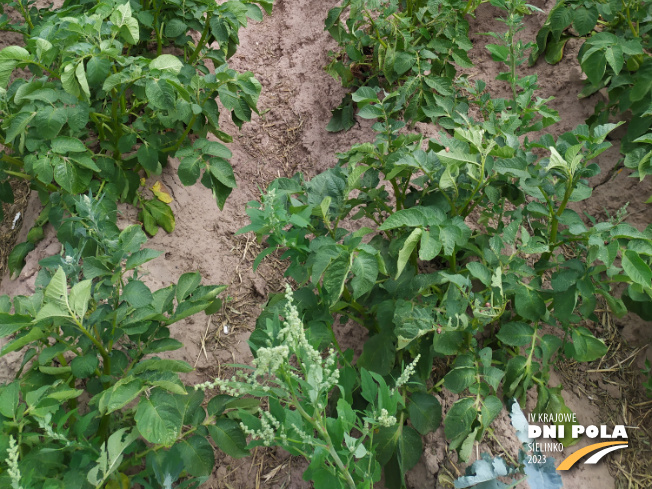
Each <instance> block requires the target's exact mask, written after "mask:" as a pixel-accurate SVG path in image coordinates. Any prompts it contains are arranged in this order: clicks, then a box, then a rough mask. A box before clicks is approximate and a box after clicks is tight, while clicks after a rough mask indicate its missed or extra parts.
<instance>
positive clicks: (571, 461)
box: [557, 441, 628, 470]
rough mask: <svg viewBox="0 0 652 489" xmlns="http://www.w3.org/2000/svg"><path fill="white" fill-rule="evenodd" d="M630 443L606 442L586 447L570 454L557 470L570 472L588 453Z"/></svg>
mask: <svg viewBox="0 0 652 489" xmlns="http://www.w3.org/2000/svg"><path fill="white" fill-rule="evenodd" d="M627 443H628V442H626V441H605V442H602V443H594V444H593V445H589V446H588V447H584V448H582V449H580V450H578V451H576V452H574V453H572V454H570V455H569V456H568V457H566V458H565V459H564V461H563V462H562V463H560V464H559V467H557V470H568V469H570V468H571V467H572V466H573V465H575V462H577V461H578V460H579V459H581V458H582V457H583V456H584V455H586V454H587V453H591V452H594V451H596V450H598V449H600V448H603V447H610V446H612V445H627Z"/></svg>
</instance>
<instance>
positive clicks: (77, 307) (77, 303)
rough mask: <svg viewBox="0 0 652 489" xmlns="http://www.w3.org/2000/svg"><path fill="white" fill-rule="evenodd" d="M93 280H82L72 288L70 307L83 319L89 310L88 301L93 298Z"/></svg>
mask: <svg viewBox="0 0 652 489" xmlns="http://www.w3.org/2000/svg"><path fill="white" fill-rule="evenodd" d="M91 286H92V280H82V281H81V282H79V283H77V284H75V285H74V286H73V288H72V289H71V290H70V299H69V302H70V309H72V312H73V313H75V315H76V316H77V317H78V318H79V319H80V320H81V321H83V319H84V316H86V311H87V310H88V302H89V301H90V300H91Z"/></svg>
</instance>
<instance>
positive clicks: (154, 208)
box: [143, 200, 176, 233]
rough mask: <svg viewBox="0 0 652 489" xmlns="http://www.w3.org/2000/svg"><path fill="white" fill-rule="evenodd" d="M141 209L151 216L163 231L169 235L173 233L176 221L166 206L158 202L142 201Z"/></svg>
mask: <svg viewBox="0 0 652 489" xmlns="http://www.w3.org/2000/svg"><path fill="white" fill-rule="evenodd" d="M143 207H144V209H145V210H147V212H148V213H149V214H150V215H151V216H152V218H153V219H154V222H156V224H157V225H159V226H161V227H162V228H163V229H165V231H166V232H168V233H171V232H173V231H174V228H175V226H176V221H175V220H174V214H173V213H172V209H171V208H170V206H169V205H168V204H166V203H165V202H161V201H160V200H146V201H143Z"/></svg>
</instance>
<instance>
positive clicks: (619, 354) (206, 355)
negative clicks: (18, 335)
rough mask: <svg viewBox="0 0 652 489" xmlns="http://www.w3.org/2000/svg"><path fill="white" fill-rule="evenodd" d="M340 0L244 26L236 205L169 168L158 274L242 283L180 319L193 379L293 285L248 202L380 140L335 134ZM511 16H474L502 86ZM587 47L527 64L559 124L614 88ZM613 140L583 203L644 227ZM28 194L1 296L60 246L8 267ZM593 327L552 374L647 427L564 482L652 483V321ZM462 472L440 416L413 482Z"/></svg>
mask: <svg viewBox="0 0 652 489" xmlns="http://www.w3.org/2000/svg"><path fill="white" fill-rule="evenodd" d="M337 3H338V2H337V1H336V0H325V1H323V2H316V1H314V0H278V1H277V2H276V3H275V5H274V12H273V14H272V16H270V17H266V18H265V19H264V21H263V22H261V23H259V24H252V25H250V26H249V27H247V28H246V29H245V30H244V31H243V33H242V35H241V47H240V49H239V50H238V52H237V54H236V55H235V56H234V58H233V59H232V61H231V65H232V67H233V68H235V69H238V70H240V71H247V70H249V71H253V72H254V73H255V75H256V77H257V78H258V80H259V81H260V82H261V83H262V85H263V92H262V95H261V98H260V102H259V110H260V116H257V117H254V119H253V121H252V122H251V123H249V124H246V125H245V126H244V127H243V129H242V131H240V132H238V131H237V128H235V126H233V125H232V124H231V123H230V122H228V121H227V122H226V123H225V125H224V128H223V129H224V130H225V131H226V132H228V133H230V134H237V136H236V137H235V140H234V142H233V143H232V144H231V145H230V148H231V150H232V151H233V155H234V156H233V160H232V164H233V167H234V169H235V173H236V178H237V182H238V189H236V190H235V191H234V192H233V194H232V195H231V197H230V198H229V199H228V200H227V203H226V205H225V207H224V210H223V211H221V212H220V211H219V210H218V209H217V206H216V205H215V202H214V200H213V198H212V196H211V193H210V191H209V190H208V189H206V188H203V187H201V186H199V185H196V186H194V187H184V186H183V185H182V184H181V183H180V182H179V180H178V177H177V175H176V166H177V165H178V162H177V161H172V162H171V164H170V165H169V166H168V167H167V168H166V169H165V170H164V172H163V175H162V176H161V177H158V179H159V180H161V181H162V183H163V184H164V185H165V186H166V187H167V188H168V189H169V190H170V193H171V195H172V196H173V198H174V202H173V203H172V208H173V211H174V213H175V216H176V219H177V227H176V230H175V231H174V233H172V234H169V235H168V234H166V233H165V232H164V231H160V232H159V233H158V234H157V235H156V236H155V237H153V238H152V239H151V240H150V241H149V242H148V247H151V248H154V249H160V250H164V251H165V254H164V255H162V256H161V257H159V258H158V259H157V260H155V261H153V262H151V263H150V264H148V266H147V267H146V272H147V273H148V275H147V277H146V278H145V280H146V281H147V282H148V285H149V286H150V287H162V286H165V285H168V284H169V283H170V282H171V281H173V280H176V278H178V276H179V275H181V274H182V273H184V272H188V271H193V270H198V271H200V272H201V274H202V276H203V280H204V282H205V283H222V284H228V285H229V289H228V290H227V294H228V295H229V296H230V300H228V301H226V302H225V305H224V307H223V309H222V310H221V311H220V312H219V313H218V314H215V315H213V316H211V317H208V318H207V317H206V316H201V315H198V316H195V317H191V318H189V319H187V320H186V321H185V323H182V324H179V325H178V326H177V327H176V328H175V329H174V330H173V336H174V337H175V338H177V339H179V340H181V341H182V342H183V343H184V345H185V348H183V349H181V350H178V351H177V352H173V353H172V354H170V356H171V357H173V358H177V359H182V360H185V361H187V362H188V363H190V364H191V365H194V366H195V367H196V371H195V372H193V373H192V374H190V377H189V378H188V379H187V380H188V381H189V382H203V381H205V380H208V379H212V378H213V377H215V376H225V375H230V369H229V367H228V364H232V363H239V364H245V363H248V362H249V361H250V360H251V353H250V351H249V347H248V345H247V339H248V337H249V334H250V332H251V331H252V329H253V327H254V323H255V319H256V317H257V316H258V313H259V312H260V310H261V307H262V305H263V303H264V301H265V298H266V297H267V295H268V294H270V293H274V292H278V291H280V290H281V289H282V288H283V286H284V279H283V276H282V275H283V270H284V266H283V264H282V263H281V262H280V261H279V259H278V257H275V255H272V256H271V257H270V258H268V259H267V260H265V261H264V262H263V264H262V265H261V266H260V268H259V269H258V271H257V272H256V273H254V272H253V270H252V263H253V259H254V258H255V256H256V255H257V253H258V252H259V251H260V250H261V247H260V245H259V244H257V243H256V240H255V237H254V236H251V235H242V236H236V235H235V233H236V231H237V230H238V229H239V228H241V227H243V226H245V225H246V224H248V222H249V221H248V218H247V216H246V214H245V208H246V203H247V202H248V201H250V200H254V199H257V198H258V196H259V190H260V189H264V188H265V187H266V185H267V184H268V183H269V182H271V181H272V180H273V179H274V178H277V177H279V176H287V177H289V176H292V175H293V174H294V173H295V172H297V171H301V172H303V173H304V174H305V175H306V176H308V177H312V176H314V175H315V174H317V173H319V172H321V171H324V170H326V169H327V168H329V167H331V166H332V165H334V163H335V162H336V158H335V153H337V152H340V151H345V150H346V149H348V148H349V147H350V146H351V145H352V144H355V143H359V142H365V141H371V140H373V137H374V136H373V131H372V130H371V124H370V123H369V122H368V121H363V120H359V122H358V123H357V124H356V125H355V126H354V127H353V128H352V129H351V130H350V131H349V132H347V133H337V134H333V133H328V132H326V130H325V127H326V123H327V122H328V120H329V118H330V110H331V109H333V108H334V107H336V106H337V105H338V104H339V102H340V100H341V98H342V96H343V95H344V93H345V90H344V89H343V88H342V87H341V85H340V84H339V82H338V81H336V80H334V79H332V78H331V77H330V76H329V75H328V74H326V72H325V71H324V69H323V67H324V66H325V65H326V64H327V62H328V51H329V50H334V49H335V48H336V44H335V42H334V41H333V40H332V39H331V38H330V36H329V35H328V33H326V32H324V27H323V26H324V19H325V18H326V14H327V12H328V10H329V9H330V8H332V7H334V6H336V5H337ZM533 3H534V4H535V5H537V6H538V7H540V8H542V9H544V11H545V12H547V11H549V9H550V8H552V6H553V5H554V1H553V0H546V1H541V0H539V1H536V2H533ZM498 15H499V12H498V11H497V10H496V9H494V8H493V7H491V6H489V5H486V4H485V5H483V6H481V7H480V8H479V9H478V11H477V18H476V19H475V20H471V32H473V33H475V34H473V36H472V40H473V41H474V46H475V47H474V49H473V51H472V52H471V53H470V56H471V59H472V61H473V62H474V64H475V67H474V68H473V69H470V70H468V73H469V74H470V75H472V76H473V77H475V78H481V79H483V80H485V81H486V82H487V84H488V87H489V89H490V90H491V91H492V93H493V94H494V95H495V96H502V95H504V94H505V93H506V90H507V85H506V84H503V82H496V81H494V78H495V76H496V75H497V74H498V72H499V71H500V70H501V67H500V66H499V65H498V64H497V63H495V62H493V61H492V60H491V58H490V56H489V53H488V52H487V51H486V50H485V49H484V45H485V44H486V43H487V42H488V38H487V37H486V36H482V35H479V34H478V33H482V32H489V31H492V30H494V31H500V30H501V29H502V24H500V23H498V22H497V21H495V20H494V18H495V17H496V16H498ZM545 18H546V13H540V14H535V15H531V16H529V17H527V18H526V19H525V22H526V29H525V30H524V31H523V32H522V33H521V35H522V36H523V38H525V39H528V40H530V39H534V36H535V34H536V32H537V30H538V28H539V26H540V25H541V24H542V23H543V22H544V21H545ZM2 36H3V37H0V47H4V46H7V45H11V44H20V37H17V36H16V35H13V34H11V33H3V35H2ZM579 47H580V41H579V40H574V41H570V42H569V45H568V46H567V48H566V52H565V54H564V59H563V60H562V62H561V64H559V65H556V66H549V65H547V64H545V63H544V62H543V61H540V62H539V63H538V64H537V65H536V66H535V67H533V68H526V67H524V68H523V70H524V71H527V72H528V74H530V73H536V74H538V75H539V85H540V87H541V88H540V92H539V94H538V95H539V96H541V97H548V96H554V97H556V99H555V100H554V101H553V102H552V103H551V104H550V105H551V106H552V107H553V108H555V109H557V110H558V111H559V112H560V115H561V117H562V121H561V122H560V123H558V124H557V125H556V126H553V127H551V128H550V131H551V132H552V133H553V134H554V135H558V134H561V133H563V132H566V131H568V130H570V129H572V128H573V127H575V126H576V125H578V124H582V123H584V120H585V119H586V118H587V117H588V116H590V115H591V114H592V112H593V107H594V105H595V103H596V102H597V100H598V97H600V96H601V95H600V94H597V95H594V96H593V97H591V98H589V99H584V100H579V99H578V98H577V93H579V91H580V90H581V88H582V80H581V71H580V68H579V65H578V63H577V59H576V57H577V52H578V50H579ZM612 142H613V144H614V148H612V149H611V150H609V151H607V152H606V153H604V154H603V155H601V157H600V158H599V159H598V163H599V164H600V166H601V168H602V173H601V175H599V176H597V177H594V180H593V181H592V182H591V184H592V185H593V186H594V192H593V196H592V198H591V199H589V200H588V201H586V203H585V204H584V205H582V206H578V208H576V209H575V210H578V211H580V212H581V211H586V212H587V213H588V214H590V215H592V216H594V217H597V218H601V219H604V218H606V217H607V214H610V215H613V214H615V212H616V211H617V210H618V209H619V208H621V207H622V206H623V205H624V204H625V203H627V202H629V203H630V205H629V208H628V212H629V217H628V219H627V220H628V222H630V223H631V224H633V225H635V226H637V227H639V228H640V229H643V228H645V226H647V225H648V223H650V222H652V209H651V208H650V207H649V206H646V205H645V204H643V202H644V200H645V199H646V198H647V197H648V196H649V195H650V194H652V186H651V185H650V181H649V180H647V181H644V182H642V183H639V182H638V181H637V180H635V179H632V178H629V177H628V176H627V174H626V172H614V171H613V169H614V168H615V166H616V163H617V162H618V159H619V155H618V150H617V148H618V145H619V141H618V139H614V140H613V141H612ZM154 181H155V179H153V180H152V181H151V183H154ZM17 195H18V196H17V199H16V203H15V204H13V205H12V206H7V205H6V206H5V213H6V217H5V221H4V222H3V223H2V225H1V226H0V239H1V240H2V241H1V242H0V251H2V252H3V256H2V258H3V259H2V260H0V273H2V274H4V277H3V280H2V283H1V284H0V295H2V294H7V293H8V294H9V295H12V296H13V295H19V294H31V293H32V292H33V288H34V279H35V277H36V273H37V271H38V260H39V259H41V258H44V257H45V256H49V255H52V254H54V253H59V251H60V245H59V244H58V242H57V240H56V237H55V236H54V233H53V232H52V230H51V229H50V231H49V232H47V233H46V237H45V239H44V240H43V241H42V242H41V243H39V245H38V246H37V248H36V250H35V251H34V252H32V253H31V254H30V255H29V256H28V259H27V265H26V267H25V269H24V270H23V272H22V274H21V276H20V277H19V278H18V279H17V280H15V281H12V280H10V279H9V278H8V277H7V272H6V270H5V268H3V264H4V263H6V262H5V261H3V260H5V259H6V252H7V251H8V250H10V249H11V247H12V246H13V242H15V241H16V240H17V241H18V242H20V241H23V240H24V239H25V236H26V234H27V231H28V230H29V227H30V225H31V223H32V222H33V221H34V219H35V218H36V216H37V215H38V212H39V203H38V199H36V198H35V197H34V196H32V197H31V199H29V201H28V198H27V194H26V191H25V190H23V191H22V193H21V192H18V193H17ZM121 210H122V217H121V221H122V223H123V224H124V225H126V224H131V223H136V222H137V216H136V212H135V211H134V210H133V209H131V208H126V207H121ZM16 212H21V213H23V214H24V219H23V220H22V221H21V222H22V223H24V224H22V228H21V229H20V230H18V227H17V228H16V229H15V230H11V224H12V222H11V220H12V219H13V217H14V216H15V214H16ZM8 221H9V222H8ZM20 224H21V223H19V226H20ZM590 327H591V329H592V330H593V331H594V333H595V334H596V335H598V336H600V337H603V338H605V339H606V341H607V342H608V344H609V345H610V351H609V353H608V354H607V356H606V357H605V358H603V359H602V360H600V361H599V362H594V363H593V364H581V365H578V364H570V363H562V364H559V365H557V372H556V373H554V374H553V375H554V377H557V380H558V381H559V382H561V383H562V384H563V385H564V386H565V387H566V388H565V390H564V391H563V394H564V398H565V399H566V402H567V404H568V406H569V407H570V408H571V409H572V410H573V411H574V412H576V413H578V419H579V421H580V422H582V423H585V424H611V425H612V424H616V423H617V424H625V425H628V426H637V427H638V429H630V430H629V436H630V449H629V450H624V451H619V452H618V454H619V455H616V456H613V455H612V456H610V457H609V458H610V461H609V463H601V464H599V465H597V466H589V467H588V468H584V467H582V468H578V469H574V470H573V471H571V472H570V473H568V474H564V475H563V482H564V487H567V488H584V487H593V488H596V489H603V488H604V489H606V488H614V487H618V488H620V487H652V479H651V478H650V477H651V476H650V474H651V473H652V452H651V450H650V440H651V439H652V436H651V434H652V414H651V410H652V401H649V400H647V398H646V397H645V393H644V392H643V387H642V385H641V382H642V378H641V377H640V375H638V372H639V371H640V369H641V367H642V365H643V360H644V358H645V356H646V355H647V357H649V358H652V353H651V351H652V348H650V347H649V346H648V345H649V343H650V341H651V339H652V328H651V327H650V324H643V323H642V322H641V321H640V320H638V319H637V318H635V317H630V316H626V317H625V318H621V319H615V318H613V317H611V316H610V315H609V314H608V313H607V312H604V313H603V314H602V318H601V322H600V324H593V325H590ZM338 334H340V335H341V336H342V338H343V343H344V345H343V346H348V347H351V348H353V349H354V350H356V349H357V350H360V349H361V347H362V343H363V341H364V338H365V334H364V332H363V331H360V330H359V329H358V328H356V327H355V326H353V325H348V324H347V325H345V326H343V327H341V328H340V331H338ZM18 361H19V357H18V356H16V355H8V356H6V357H3V358H1V359H0V381H4V380H6V379H8V378H10V377H11V372H15V371H16V369H17V366H18ZM439 397H440V400H441V403H442V406H443V408H444V410H446V409H447V408H448V407H450V405H452V403H453V402H454V401H455V400H456V398H455V397H453V396H451V395H450V394H448V393H445V392H442V393H441V394H440V396H439ZM534 401H535V400H534V398H533V397H532V396H530V398H529V402H528V406H527V407H528V410H530V409H532V408H533V406H534ZM494 433H495V435H496V437H498V438H499V439H500V442H501V443H500V444H498V443H496V442H495V441H494V438H492V437H490V438H488V440H487V442H486V443H483V444H482V445H480V446H479V447H478V451H479V453H481V452H483V451H486V452H489V453H491V454H492V455H500V454H501V453H504V451H505V450H507V452H508V453H509V455H511V456H515V454H516V451H517V447H518V442H517V441H516V437H515V435H514V433H513V429H512V428H511V426H510V423H509V418H508V417H507V415H506V413H505V412H503V414H502V415H501V416H500V417H499V418H498V419H497V420H496V421H495V422H494ZM586 444H588V440H587V441H586ZM500 445H502V446H500ZM576 449H577V446H576V447H572V448H570V449H569V450H567V452H565V453H564V454H555V458H556V460H557V463H559V462H560V461H561V460H562V459H563V458H564V457H565V456H566V455H568V453H571V452H573V451H574V450H576ZM217 459H218V462H217V464H216V467H215V470H214V472H213V475H212V477H211V479H210V480H209V482H207V483H206V484H205V485H204V486H203V487H210V488H233V489H236V488H258V487H269V488H285V489H289V488H307V487H310V484H309V483H307V482H305V481H303V480H302V477H301V474H302V472H303V470H304V468H305V467H306V463H305V462H304V461H302V460H299V459H293V458H291V457H289V456H288V455H287V454H286V453H285V452H283V451H281V450H274V449H267V450H263V449H260V448H258V449H256V450H255V451H254V452H253V454H252V456H250V457H248V458H246V459H241V460H233V459H230V458H229V457H227V456H225V455H224V454H222V453H219V452H218V454H217ZM462 473H463V468H462V466H460V465H458V464H457V458H456V456H455V455H454V454H451V453H448V452H447V451H446V442H445V438H444V434H443V430H442V428H440V429H439V430H437V431H436V432H434V433H431V434H429V435H428V436H426V437H425V439H424V454H423V456H422V458H421V460H420V462H419V464H417V466H416V467H415V468H414V469H413V470H412V471H411V472H410V473H409V474H408V479H407V483H408V487H410V488H416V489H421V488H433V487H436V488H444V487H452V480H453V479H454V478H456V477H458V476H459V475H462ZM379 487H380V485H379Z"/></svg>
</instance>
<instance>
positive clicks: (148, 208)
mask: <svg viewBox="0 0 652 489" xmlns="http://www.w3.org/2000/svg"><path fill="white" fill-rule="evenodd" d="M258 5H260V6H262V7H263V8H264V9H265V10H267V11H268V12H269V11H270V9H271V2H270V1H267V0H261V1H258V2H250V1H249V0H236V1H229V2H225V3H221V4H216V3H215V2H213V1H209V0H191V1H190V2H184V7H183V8H180V7H179V4H178V2H175V1H168V0H160V1H153V0H152V1H150V0H146V1H143V2H142V3H141V2H126V3H125V2H119V1H115V0H109V1H107V2H94V1H93V2H91V1H68V2H65V3H64V5H63V6H62V7H61V8H51V9H40V10H37V9H35V8H31V9H28V8H27V6H26V9H25V10H24V12H23V15H24V16H25V22H24V23H23V24H20V25H11V26H10V25H7V27H6V28H8V29H12V30H16V31H18V32H21V33H22V34H23V35H24V40H25V47H20V46H9V47H6V48H4V49H3V50H2V51H0V88H2V90H0V118H2V128H1V129H0V137H1V139H0V141H1V142H2V144H3V146H4V148H5V149H4V150H3V151H2V153H1V154H0V181H1V182H2V185H0V200H2V201H8V200H9V199H11V198H12V196H11V188H10V187H9V185H7V183H6V179H7V178H9V177H19V178H24V179H27V180H29V181H30V182H31V183H32V184H33V187H34V188H36V189H38V190H39V191H40V192H41V198H42V200H43V202H44V203H46V202H47V195H48V194H49V193H51V192H52V191H61V192H67V193H70V194H79V193H84V192H86V191H87V190H89V189H91V190H92V191H93V192H94V193H97V192H98V190H99V188H102V189H103V191H104V193H105V195H107V196H110V197H111V198H112V199H114V200H121V201H125V202H130V203H133V204H137V205H139V207H140V208H141V220H142V222H143V225H144V227H145V230H146V231H147V232H148V233H149V234H155V233H156V231H157V229H158V227H159V226H160V227H162V228H163V229H165V230H166V231H168V232H171V231H172V230H173V229H174V216H173V214H172V211H171V209H170V208H169V206H168V203H169V202H165V199H163V200H161V199H154V200H152V199H151V198H147V197H145V196H144V194H143V190H144V189H142V188H141V185H140V182H141V176H143V175H159V174H160V173H161V171H162V167H163V166H165V165H166V164H167V161H168V159H169V157H171V156H174V157H177V158H180V159H181V160H182V163H181V166H180V168H179V178H180V180H181V181H182V182H183V183H184V184H185V185H192V184H194V183H195V182H196V181H197V180H199V179H201V182H202V184H203V185H205V186H206V187H208V188H210V189H211V190H212V191H213V194H214V196H215V199H216V201H217V204H218V205H219V207H220V208H222V207H223V206H224V202H225V200H226V198H227V197H228V196H229V194H230V193H231V191H232V189H233V188H235V186H236V183H235V178H234V175H233V170H232V168H231V166H230V164H229V163H228V160H229V158H230V157H231V152H230V151H229V150H228V149H227V148H226V146H225V145H224V144H222V143H223V142H227V143H228V142H230V141H231V139H232V138H231V136H229V135H228V134H226V133H224V132H223V131H222V130H221V129H220V122H219V120H220V108H219V106H218V104H217V102H216V99H218V98H219V100H220V102H221V104H222V107H223V108H224V110H226V111H227V113H229V114H230V115H231V118H232V120H233V121H234V122H235V124H236V125H237V126H239V127H240V126H241V125H242V124H243V123H244V122H246V121H248V120H250V118H251V114H252V111H255V110H256V103H257V100H258V95H259V93H260V88H261V86H260V84H259V83H258V81H257V80H256V79H255V78H254V77H253V75H252V74H251V73H248V72H247V73H238V72H236V71H235V70H232V69H230V68H229V67H228V63H227V59H228V58H229V57H230V56H232V55H233V54H234V53H235V49H236V47H237V45H238V43H239V39H238V32H239V29H240V28H241V27H242V26H246V25H247V22H248V20H249V19H254V20H261V19H262V11H261V9H260V8H259V6H258ZM193 32H197V33H201V37H200V39H199V41H198V42H196V43H195V42H194V41H193V40H192V39H193V38H192V37H191V34H192V33H193ZM213 43H217V46H214V44H213ZM152 45H154V47H153V48H151V46H152ZM163 51H166V52H163ZM208 63H210V64H212V66H213V69H212V71H211V70H209V68H208V66H209V64H208ZM20 68H26V69H28V70H29V71H30V72H31V76H30V77H21V76H18V77H15V78H14V77H13V73H14V72H15V70H17V69H20ZM10 80H12V81H11V83H9V82H10ZM8 83H9V86H8V87H7V85H8ZM209 133H210V135H211V137H213V138H214V139H218V140H219V141H218V140H214V139H213V140H209V139H207V138H208V136H209ZM220 141H222V142H220ZM0 217H1V216H0Z"/></svg>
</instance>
